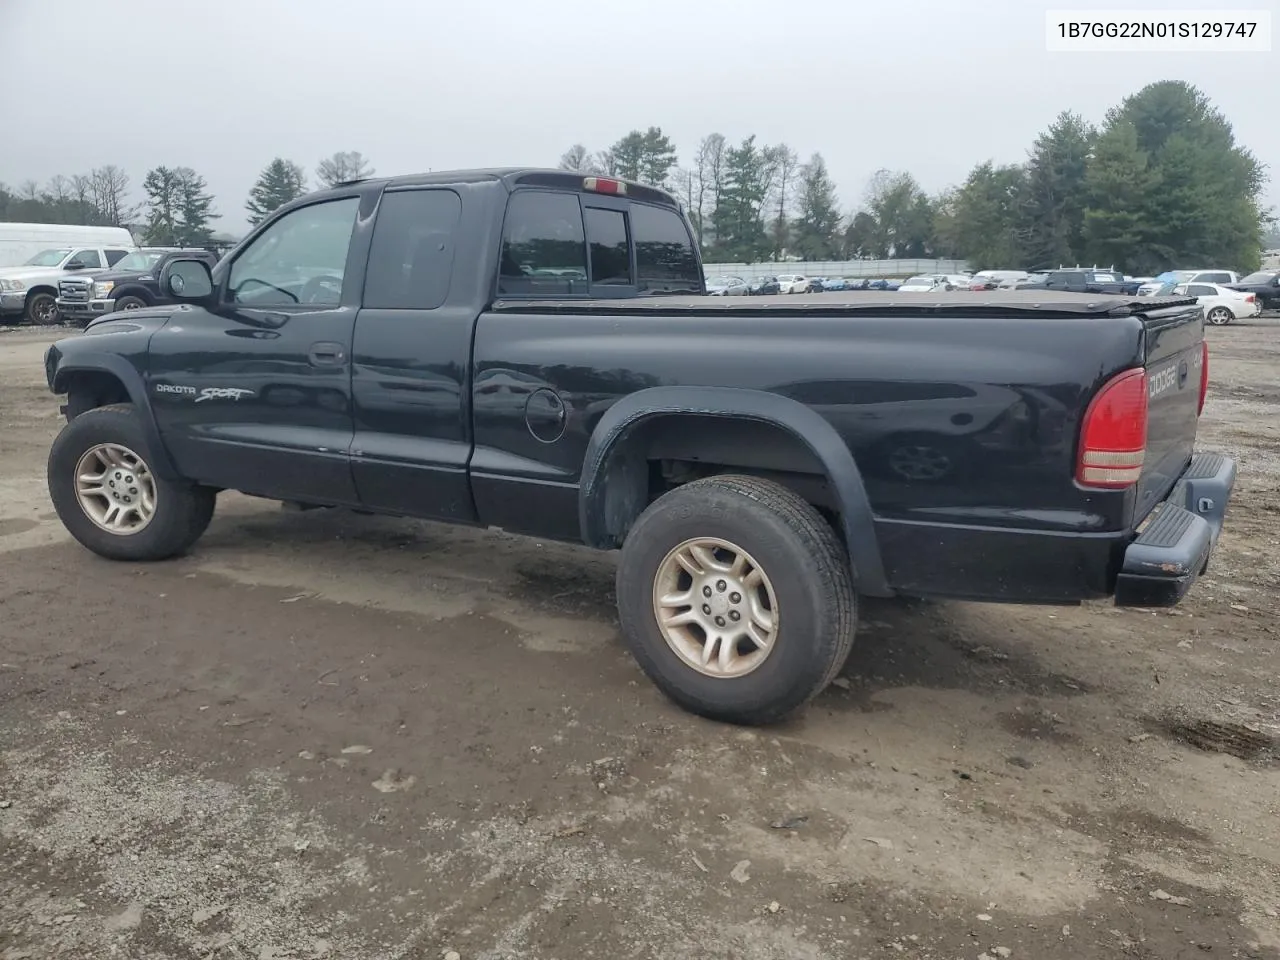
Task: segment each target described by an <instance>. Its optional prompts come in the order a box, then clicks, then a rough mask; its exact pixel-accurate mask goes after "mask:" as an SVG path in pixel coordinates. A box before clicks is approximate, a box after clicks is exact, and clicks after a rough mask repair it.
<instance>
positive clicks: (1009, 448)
mask: <svg viewBox="0 0 1280 960" xmlns="http://www.w3.org/2000/svg"><path fill="white" fill-rule="evenodd" d="M160 283H161V286H162V288H163V289H165V290H166V291H167V292H168V293H169V295H171V296H172V297H173V298H175V299H176V300H178V301H180V302H181V305H179V306H168V307H155V308H144V309H140V310H135V311H132V312H130V313H129V314H127V315H126V314H113V315H111V316H108V317H105V318H103V319H100V320H96V321H94V322H93V323H91V324H90V326H89V327H88V328H87V330H86V331H85V333H84V334H83V335H80V336H75V337H71V338H67V339H64V340H60V341H58V342H57V343H56V344H54V345H53V346H52V347H51V348H50V349H49V350H48V353H47V355H46V358H45V363H46V374H47V377H48V382H49V386H50V388H51V389H52V390H53V392H54V393H57V394H66V395H67V402H66V405H65V406H64V408H63V410H64V413H65V414H66V417H67V420H68V423H67V425H66V426H65V427H64V428H63V430H62V432H61V433H60V435H59V436H58V438H57V440H56V441H55V442H54V444H53V448H52V451H51V453H50V457H49V473H48V482H49V491H50V494H51V497H52V499H53V503H54V505H55V506H56V508H57V511H58V514H59V516H60V517H61V519H62V521H63V523H64V524H65V525H66V527H67V529H68V530H69V531H70V532H71V533H72V535H73V536H74V537H75V538H76V539H78V540H79V541H80V542H81V543H82V544H84V545H85V546H86V547H88V548H89V549H90V550H93V551H95V552H96V553H99V554H101V555H103V556H105V557H110V558H115V559H120V560H159V559H162V558H165V557H169V556H172V555H175V554H177V553H180V552H181V551H184V550H186V549H187V548H189V547H191V546H192V545H193V544H194V543H195V542H196V540H197V539H198V538H199V537H200V535H201V534H202V533H203V531H204V530H205V528H206V526H207V525H208V524H209V521H210V518H211V517H212V514H213V510H214V502H215V497H216V495H217V493H218V491H220V490H223V489H234V490H240V491H243V492H245V493H248V494H251V495H256V496H261V497H266V498H273V499H279V500H283V501H288V502H292V503H294V504H300V505H309V506H317V505H318V506H330V507H348V508H354V509H357V510H363V511H367V512H375V513H382V514H391V515H401V516H411V517H423V518H430V519H434V520H440V521H444V522H448V523H463V524H476V525H488V526H495V527H501V528H505V529H506V530H508V531H511V532H517V533H521V534H527V535H531V536H536V537H544V538H551V539H561V540H566V541H579V542H582V543H586V544H589V545H590V546H592V547H596V548H600V549H605V550H609V549H615V548H616V549H620V550H621V554H620V558H619V563H618V569H617V593H618V609H619V616H620V622H621V625H622V629H623V633H624V636H625V638H626V642H627V644H628V646H629V648H630V649H631V650H632V651H633V653H634V654H635V656H636V658H637V659H638V661H639V662H640V664H641V666H642V667H643V668H644V670H645V671H646V672H647V673H648V675H649V676H650V677H651V678H652V679H653V680H654V681H655V682H656V683H657V684H658V685H659V686H660V687H661V689H662V690H663V691H665V692H666V693H667V694H668V695H669V696H671V697H672V698H673V699H674V700H676V701H677V702H678V703H680V704H682V705H684V706H685V707H687V708H689V709H692V710H694V711H696V712H699V713H702V714H704V715H706V716H710V717H715V718H719V719H723V720H728V721H734V722H743V723H763V722H769V721H773V720H776V719H778V718H780V717H782V716H784V715H786V714H788V713H789V712H791V711H793V710H795V709H796V708H798V707H800V706H801V705H802V704H804V703H805V702H806V701H808V700H809V699H810V698H811V697H813V696H814V695H815V694H816V693H817V692H818V691H819V690H821V689H822V688H823V687H824V686H825V685H826V684H827V683H828V682H829V681H830V680H831V679H832V678H833V677H834V676H835V675H836V673H837V672H838V671H839V669H840V667H841V665H842V664H843V662H844V660H845V658H846V656H847V654H848V652H849V649H850V644H851V643H852V642H853V637H854V629H855V626H856V624H857V613H856V609H857V607H856V605H857V600H858V597H859V596H874V597H890V596H895V595H913V596H935V597H955V598H967V599H975V600H992V601H1010V602H1020V603H1046V604H1053V603H1078V602H1080V601H1082V600H1085V599H1089V598H1106V597H1114V599H1115V602H1116V603H1118V604H1127V605H1137V606H1167V605H1171V604H1174V603H1177V602H1178V601H1179V600H1180V599H1181V598H1182V596H1183V595H1184V594H1185V593H1186V592H1187V590H1188V589H1189V588H1190V587H1191V585H1192V583H1193V582H1194V581H1195V579H1196V578H1197V577H1198V576H1199V575H1200V574H1201V573H1202V572H1203V571H1204V570H1205V568H1206V566H1207V564H1208V561H1209V555H1210V553H1211V551H1212V549H1213V547H1214V545H1215V543H1216V541H1217V539H1218V534H1219V531H1220V530H1221V528H1222V523H1223V517H1224V512H1225V509H1226V506H1227V499H1228V497H1229V495H1230V493H1231V490H1232V487H1233V485H1234V481H1235V469H1236V468H1235V464H1234V463H1233V462H1232V461H1231V460H1229V459H1226V458H1224V457H1222V456H1218V455H1216V454H1210V453H1196V452H1195V450H1194V446H1195V438H1196V428H1197V422H1198V417H1199V415H1200V410H1201V407H1202V405H1203V403H1204V397H1205V391H1206V387H1207V384H1208V362H1207V352H1206V348H1205V344H1204V321H1203V319H1202V316H1201V311H1200V308H1199V306H1198V305H1197V303H1196V301H1195V299H1194V298H1190V297H1173V298H1169V297H1165V298H1158V297H1147V298H1129V297H1118V296H1113V297H1098V296H1087V297H1082V296H1079V295H1075V294H1070V293H1056V292H1055V293H1053V294H1052V295H1050V296H1046V295H1044V293H1043V292H1041V291H1036V292H1035V293H1029V294H1020V293H1017V292H1013V293H1007V294H1003V293H1002V295H1001V296H999V297H996V296H995V295H994V294H992V295H990V296H984V295H982V294H973V293H969V292H964V293H956V294H941V295H940V294H937V293H930V294H921V295H914V294H902V293H895V294H889V293H860V294H858V295H857V296H846V295H844V294H838V293H831V294H813V295H799V296H795V297H789V298H785V299H783V300H778V299H766V298H754V297H732V298H731V297H708V296H705V295H704V289H703V283H704V281H703V275H702V268H701V263H700V261H699V257H698V254H697V250H696V247H695V245H694V242H693V240H692V234H691V231H690V229H689V225H688V221H687V220H686V218H685V217H684V216H683V214H682V213H681V211H680V208H679V206H678V205H677V203H676V202H675V201H674V200H673V199H672V198H671V197H670V196H669V195H668V194H666V193H665V192H662V191H659V190H655V189H652V188H649V187H644V186H640V185H637V184H632V183H625V182H620V181H615V180H607V179H603V178H596V177H586V178H584V177H581V176H577V175H574V174H569V173H564V172H551V171H540V170H493V171H473V172H462V173H435V174H430V175H422V176H411V177H399V178H394V179H377V180H363V181H358V182H353V183H349V184H345V185H340V186H338V187H336V188H334V189H331V190H328V191H324V192H321V193H317V194H313V195H311V196H308V197H306V198H303V199H301V200H298V201H295V202H294V203H292V204H290V205H288V206H286V207H284V208H282V209H281V210H279V211H278V212H277V213H276V214H274V215H273V216H272V217H271V218H270V219H268V220H267V221H265V222H264V223H263V224H261V225H260V226H259V227H258V228H257V229H256V230H255V231H254V232H253V233H252V234H251V235H250V236H249V237H247V238H246V239H245V240H244V241H243V242H242V243H241V245H240V246H239V247H237V248H236V249H235V250H234V251H232V252H231V253H230V254H228V255H227V256H226V257H224V258H223V260H222V261H220V262H219V263H218V265H217V266H216V268H215V269H214V270H213V271H212V273H211V272H210V269H209V266H208V264H207V263H206V262H204V261H201V260H196V259H184V258H177V259H174V260H172V261H170V262H169V264H168V265H167V266H166V267H165V269H164V271H163V273H162V275H161V278H160Z"/></svg>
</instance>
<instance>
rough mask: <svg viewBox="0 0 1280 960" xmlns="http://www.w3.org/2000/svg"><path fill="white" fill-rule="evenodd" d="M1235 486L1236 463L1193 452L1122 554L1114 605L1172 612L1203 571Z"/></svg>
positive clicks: (1227, 459)
mask: <svg viewBox="0 0 1280 960" xmlns="http://www.w3.org/2000/svg"><path fill="white" fill-rule="evenodd" d="M1235 483H1236V462H1235V461H1234V460H1232V459H1230V458H1229V457H1224V456H1222V455H1221V454H1217V453H1197V454H1196V455H1195V456H1193V457H1192V458H1191V463H1190V465H1189V466H1188V467H1187V470H1186V472H1185V473H1183V475H1182V476H1181V477H1180V478H1179V479H1178V482H1177V483H1176V484H1174V487H1173V489H1172V490H1171V491H1170V492H1169V496H1168V498H1167V499H1166V500H1165V501H1164V502H1163V503H1161V504H1160V505H1159V506H1158V507H1157V508H1156V510H1154V511H1152V519H1151V520H1150V522H1148V523H1147V526H1146V528H1145V529H1144V530H1143V531H1142V533H1140V534H1139V535H1138V537H1137V539H1136V540H1134V541H1133V542H1132V543H1131V544H1129V546H1128V547H1127V548H1126V549H1125V552H1124V562H1123V563H1122V564H1121V567H1120V575H1119V577H1117V579H1116V606H1118V607H1172V606H1174V605H1175V604H1176V603H1178V601H1180V600H1181V599H1182V598H1183V597H1185V596H1186V595H1187V591H1189V590H1190V589H1191V585H1192V584H1194V583H1195V582H1196V578H1197V577H1199V576H1200V575H1201V574H1202V573H1204V572H1205V570H1207V569H1208V567H1209V556H1210V555H1211V554H1212V553H1213V549H1214V547H1216V546H1217V544H1218V535H1219V534H1221V533H1222V522H1223V520H1224V519H1225V517H1226V514H1227V501H1228V500H1230V499H1231V490H1232V488H1233V487H1234V486H1235Z"/></svg>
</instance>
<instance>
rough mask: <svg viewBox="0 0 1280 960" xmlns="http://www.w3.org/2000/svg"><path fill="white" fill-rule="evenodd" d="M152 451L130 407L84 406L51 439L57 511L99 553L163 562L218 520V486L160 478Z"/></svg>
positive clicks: (52, 491) (51, 485)
mask: <svg viewBox="0 0 1280 960" xmlns="http://www.w3.org/2000/svg"><path fill="white" fill-rule="evenodd" d="M147 456H148V450H147V442H146V437H145V435H144V433H143V429H142V423H141V421H140V420H139V417H138V414H137V413H136V412H135V410H134V408H133V407H132V406H130V405H128V404H116V405H113V406H108V407H98V408H97V409H94V410H88V411H85V412H84V413H82V414H80V415H79V416H77V417H76V418H75V419H73V420H72V421H71V422H70V423H68V424H67V425H66V426H65V427H63V428H62V432H61V433H59V434H58V437H57V439H55V440H54V441H53V448H52V449H51V450H50V451H49V496H50V498H51V499H52V500H53V506H54V509H55V510H57V512H58V518H59V519H60V520H61V521H62V523H63V526H65V527H66V528H67V531H68V532H69V533H70V534H71V535H72V536H73V537H75V538H76V539H77V540H78V541H80V543H81V544H83V545H84V546H85V547H87V548H88V549H90V550H92V551H93V552H94V553H96V554H98V555H99V556H103V557H107V558H108V559H111V560H164V559H167V558H169V557H172V556H174V555H176V554H179V553H181V552H183V551H184V550H186V549H187V548H188V547H190V546H191V545H192V544H193V543H195V542H196V540H198V539H199V538H200V535H201V534H202V533H204V531H205V528H206V527H208V526H209V521H210V520H211V519H212V518H213V507H214V501H215V499H216V497H217V493H216V491H214V490H211V489H209V488H208V487H201V486H197V485H195V484H190V483H184V482H177V481H170V480H165V479H163V478H161V477H159V476H157V475H156V474H155V473H154V472H153V470H152V468H151V464H150V463H148V462H147Z"/></svg>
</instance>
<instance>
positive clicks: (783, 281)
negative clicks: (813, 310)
mask: <svg viewBox="0 0 1280 960" xmlns="http://www.w3.org/2000/svg"><path fill="white" fill-rule="evenodd" d="M778 286H779V287H780V288H781V291H780V292H782V293H804V292H805V291H806V290H808V289H809V278H808V277H802V276H800V274H798V273H784V274H781V275H779V277H778Z"/></svg>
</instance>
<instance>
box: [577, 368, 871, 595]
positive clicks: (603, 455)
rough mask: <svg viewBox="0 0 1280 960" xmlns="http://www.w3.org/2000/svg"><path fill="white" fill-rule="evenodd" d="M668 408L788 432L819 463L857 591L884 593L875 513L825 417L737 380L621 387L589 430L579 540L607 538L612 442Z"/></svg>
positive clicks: (600, 543) (604, 541) (601, 542)
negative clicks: (832, 499) (737, 384)
mask: <svg viewBox="0 0 1280 960" xmlns="http://www.w3.org/2000/svg"><path fill="white" fill-rule="evenodd" d="M670 414H693V415H697V416H704V417H706V416H710V417H726V418H733V419H741V420H753V421H756V422H758V423H767V424H770V425H772V426H775V427H778V428H780V429H782V430H785V431H786V432H787V433H789V434H791V435H792V436H793V437H795V438H796V439H797V440H799V441H800V442H801V443H803V444H804V445H805V446H807V447H808V448H809V449H810V450H811V451H813V453H814V455H815V456H816V457H817V458H818V460H819V461H820V462H821V463H822V465H823V467H824V468H825V470H826V473H827V479H828V480H829V481H830V483H831V486H832V489H833V491H834V492H835V495H836V500H837V502H838V503H839V505H840V517H841V521H842V523H843V526H844V534H845V541H846V543H847V544H848V548H849V559H850V563H851V565H852V567H853V576H854V583H855V585H856V586H857V589H858V592H859V593H861V594H865V595H867V596H873V597H891V596H893V595H894V593H893V590H892V589H891V588H890V587H889V583H888V579H887V578H886V576H885V572H884V561H883V559H882V558H881V556H880V546H879V543H878V541H877V540H876V529H875V516H874V514H873V513H872V511H871V502H870V500H869V499H868V497H867V490H866V486H865V485H864V484H863V482H862V474H861V472H859V470H858V466H857V464H856V463H855V462H854V459H853V454H852V453H851V452H850V450H849V447H848V446H847V445H846V444H845V442H844V441H843V440H842V439H841V438H840V434H839V433H837V432H836V429H835V427H833V426H832V425H831V424H830V423H829V422H827V421H826V420H824V419H823V418H822V416H821V415H819V414H818V413H816V412H815V411H813V410H812V409H810V408H809V407H806V406H805V405H804V404H802V403H800V402H798V401H796V400H792V399H791V398H790V397H783V396H780V395H779V394H776V393H765V392H763V391H759V390H745V389H741V388H738V387H675V386H673V387H650V388H648V389H645V390H639V391H637V392H635V393H632V394H628V395H627V396H625V397H623V398H622V399H620V400H618V401H617V402H616V403H614V404H613V405H612V406H610V407H609V409H608V410H607V411H605V413H604V415H603V416H602V417H601V418H600V421H599V423H597V424H596V427H595V429H594V430H593V431H592V434H591V440H590V442H589V443H588V444H587V452H586V456H585V458H584V462H583V468H582V480H581V483H580V484H579V488H578V521H579V524H580V525H581V529H582V540H583V542H584V543H586V544H588V545H590V546H594V547H607V546H609V545H610V543H609V537H608V534H607V532H606V531H607V525H606V522H605V498H604V486H605V476H606V474H607V472H608V469H609V466H610V460H611V457H612V455H613V452H614V451H615V450H616V449H617V448H618V444H619V443H621V442H622V441H624V440H625V439H626V437H627V436H628V435H629V434H630V433H631V432H632V431H633V430H634V429H635V428H636V427H638V426H640V425H641V424H642V423H644V422H646V421H648V420H652V419H653V418H654V417H660V416H667V415H670Z"/></svg>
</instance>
